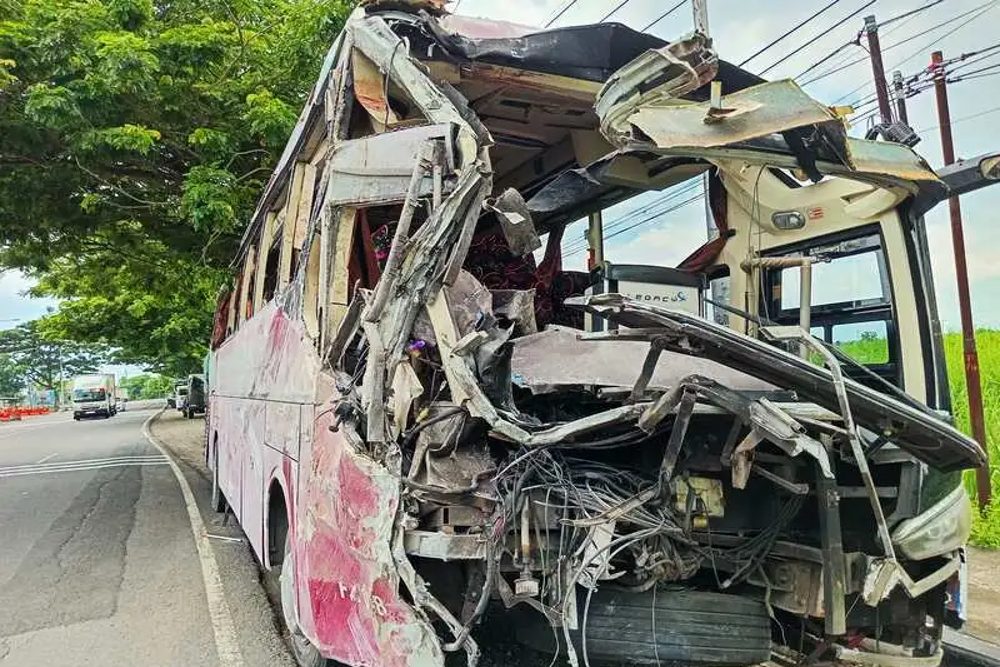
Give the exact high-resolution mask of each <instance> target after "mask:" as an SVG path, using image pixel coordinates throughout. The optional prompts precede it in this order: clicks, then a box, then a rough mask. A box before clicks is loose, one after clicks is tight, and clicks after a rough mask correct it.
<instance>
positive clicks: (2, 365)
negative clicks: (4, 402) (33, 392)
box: [0, 354, 24, 398]
mask: <svg viewBox="0 0 1000 667" xmlns="http://www.w3.org/2000/svg"><path fill="white" fill-rule="evenodd" d="M22 391H24V376H23V375H22V374H21V371H20V369H19V368H18V366H17V364H16V363H14V360H13V359H11V357H10V355H9V354H0V398H8V397H11V396H19V395H20V394H21V392H22Z"/></svg>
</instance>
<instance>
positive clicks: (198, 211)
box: [181, 166, 237, 231]
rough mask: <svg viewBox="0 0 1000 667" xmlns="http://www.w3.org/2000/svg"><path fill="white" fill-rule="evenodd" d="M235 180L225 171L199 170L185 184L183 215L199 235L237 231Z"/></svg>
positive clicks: (192, 171)
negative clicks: (204, 232) (234, 195)
mask: <svg viewBox="0 0 1000 667" xmlns="http://www.w3.org/2000/svg"><path fill="white" fill-rule="evenodd" d="M235 190H236V177H235V176H233V174H231V173H230V172H229V171H227V170H225V169H218V168H216V167H207V166H198V167H193V168H192V169H191V171H189V172H188V175H187V178H186V179H185V181H184V196H183V197H182V198H181V212H182V213H183V215H184V217H185V218H187V219H188V220H189V221H190V222H191V226H192V227H194V228H195V229H196V230H198V231H205V230H211V229H215V230H220V231H233V230H234V229H235V228H236V222H237V221H236V202H235V201H234V199H233V194H234V192H235Z"/></svg>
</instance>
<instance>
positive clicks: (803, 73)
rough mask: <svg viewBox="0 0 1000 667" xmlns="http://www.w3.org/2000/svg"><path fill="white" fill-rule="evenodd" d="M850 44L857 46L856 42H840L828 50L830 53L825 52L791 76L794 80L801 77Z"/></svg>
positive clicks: (842, 59)
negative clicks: (831, 49)
mask: <svg viewBox="0 0 1000 667" xmlns="http://www.w3.org/2000/svg"><path fill="white" fill-rule="evenodd" d="M851 46H858V43H857V42H847V43H845V44H841V45H840V46H838V47H837V48H835V49H834V50H833V51H830V53H828V54H826V55H825V56H823V57H822V58H820V59H819V60H817V61H816V62H814V63H813V64H812V65H810V66H809V67H807V68H805V69H804V70H803V71H802V72H800V73H799V74H798V75H797V76H795V77H793V78H794V79H796V80H798V79H801V78H802V77H804V76H805V75H806V74H808V73H809V72H811V71H813V70H814V69H816V68H817V67H819V66H820V65H822V64H823V63H825V62H826V61H828V60H830V59H832V58H833V57H834V56H836V55H837V54H838V53H840V52H841V51H843V50H844V49H846V48H848V47H851ZM844 60H845V58H843V57H842V58H841V59H840V61H839V63H842V62H844ZM839 63H837V64H839Z"/></svg>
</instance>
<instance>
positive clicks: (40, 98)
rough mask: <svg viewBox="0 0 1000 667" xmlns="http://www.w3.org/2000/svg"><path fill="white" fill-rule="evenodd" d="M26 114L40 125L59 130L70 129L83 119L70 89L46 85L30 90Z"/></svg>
mask: <svg viewBox="0 0 1000 667" xmlns="http://www.w3.org/2000/svg"><path fill="white" fill-rule="evenodd" d="M24 113H25V115H26V116H27V117H28V119H30V120H32V121H34V122H36V123H37V124H38V125H40V126H42V127H45V128H52V129H57V130H66V129H70V128H72V127H74V126H76V125H78V124H79V122H80V120H81V118H82V114H81V113H80V109H79V108H78V107H77V105H76V97H75V96H74V95H73V93H72V92H71V91H70V90H69V89H68V88H64V87H63V86H52V85H49V84H45V83H36V84H34V85H32V86H31V87H29V88H28V93H27V97H26V100H25V104H24Z"/></svg>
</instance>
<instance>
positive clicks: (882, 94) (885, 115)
mask: <svg viewBox="0 0 1000 667" xmlns="http://www.w3.org/2000/svg"><path fill="white" fill-rule="evenodd" d="M865 35H866V36H867V37H868V55H869V56H870V57H871V61H872V74H873V75H874V77H875V95H877V96H878V111H879V115H880V116H881V117H882V123H883V124H886V125H888V124H889V123H891V122H892V107H891V106H890V105H889V87H888V85H886V82H885V66H884V65H883V64H882V46H881V45H880V44H879V40H878V22H877V21H875V17H874V16H866V17H865Z"/></svg>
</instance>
